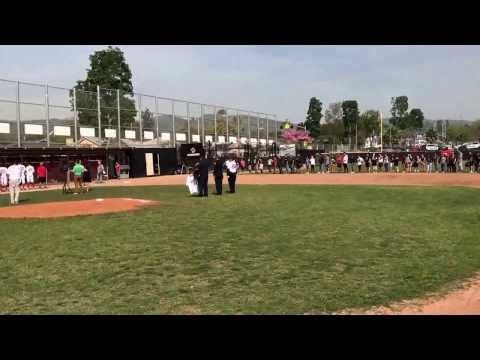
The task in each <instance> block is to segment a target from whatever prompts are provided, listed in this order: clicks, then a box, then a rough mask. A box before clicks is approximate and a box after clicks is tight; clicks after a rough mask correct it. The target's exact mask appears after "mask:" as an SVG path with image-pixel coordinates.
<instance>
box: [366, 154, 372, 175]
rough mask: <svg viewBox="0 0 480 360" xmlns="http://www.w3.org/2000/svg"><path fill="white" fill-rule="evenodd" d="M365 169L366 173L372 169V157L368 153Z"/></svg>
mask: <svg viewBox="0 0 480 360" xmlns="http://www.w3.org/2000/svg"><path fill="white" fill-rule="evenodd" d="M365 170H366V172H367V173H370V172H371V171H372V158H371V156H370V155H367V159H366V160H365Z"/></svg>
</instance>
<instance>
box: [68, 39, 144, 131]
mask: <svg viewBox="0 0 480 360" xmlns="http://www.w3.org/2000/svg"><path fill="white" fill-rule="evenodd" d="M97 85H98V86H100V88H101V90H100V107H101V120H102V126H107V125H108V126H116V125H117V121H118V119H117V116H118V115H117V113H118V109H117V89H119V90H120V108H121V115H120V124H121V126H122V127H131V126H132V125H133V124H134V123H135V119H136V111H135V101H134V99H133V85H132V73H131V71H130V67H129V66H128V64H127V63H126V61H125V56H124V54H123V52H122V51H121V50H120V49H119V48H118V47H115V48H113V47H111V46H109V47H108V48H107V49H105V50H101V51H96V52H94V53H93V54H92V55H90V68H89V69H87V77H86V79H85V80H79V81H77V85H76V86H75V89H76V102H77V111H78V118H79V122H80V124H81V125H90V126H97V124H98V117H97V116H98V115H97V112H96V110H97V94H96V93H97ZM70 96H71V102H72V106H73V91H71V94H70Z"/></svg>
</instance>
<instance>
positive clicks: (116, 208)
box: [0, 198, 159, 219]
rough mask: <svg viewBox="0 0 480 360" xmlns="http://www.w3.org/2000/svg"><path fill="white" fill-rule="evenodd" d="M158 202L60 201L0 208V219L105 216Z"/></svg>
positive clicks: (126, 200) (117, 199) (138, 200)
mask: <svg viewBox="0 0 480 360" xmlns="http://www.w3.org/2000/svg"><path fill="white" fill-rule="evenodd" d="M158 204H159V202H158V201H153V200H143V199H129V198H110V199H93V200H78V201H61V202H49V203H41V204H29V205H17V206H10V207H2V208H0V218H6V219H29V218H37V219H46V218H59V217H66V216H77V215H94V214H106V213H113V212H121V211H130V210H136V209H140V208H142V207H145V206H152V205H158Z"/></svg>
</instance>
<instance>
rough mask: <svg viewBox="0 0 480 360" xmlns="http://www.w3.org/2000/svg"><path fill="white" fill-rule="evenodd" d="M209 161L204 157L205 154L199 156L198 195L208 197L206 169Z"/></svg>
mask: <svg viewBox="0 0 480 360" xmlns="http://www.w3.org/2000/svg"><path fill="white" fill-rule="evenodd" d="M211 165H212V164H211V161H210V160H208V159H206V158H205V155H202V156H201V157H200V162H199V163H198V173H199V174H198V196H199V197H208V169H209V168H210V166H211Z"/></svg>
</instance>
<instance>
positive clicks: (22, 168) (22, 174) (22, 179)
mask: <svg viewBox="0 0 480 360" xmlns="http://www.w3.org/2000/svg"><path fill="white" fill-rule="evenodd" d="M18 167H19V169H20V189H21V190H25V182H26V181H25V178H26V177H25V165H23V164H21V163H20V164H18Z"/></svg>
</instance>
